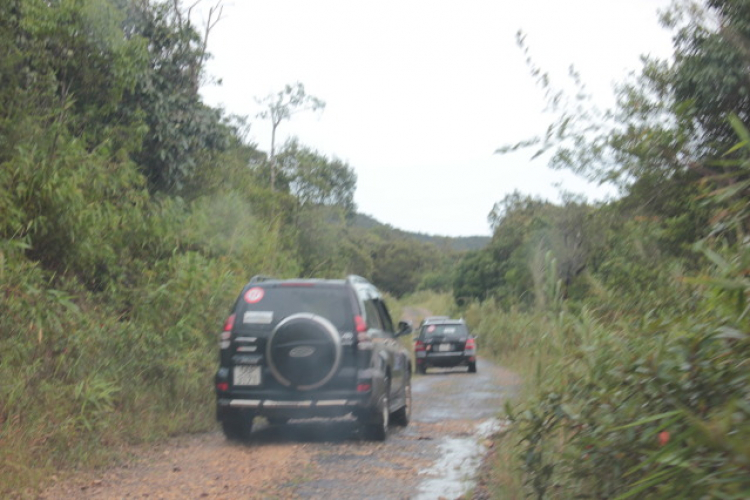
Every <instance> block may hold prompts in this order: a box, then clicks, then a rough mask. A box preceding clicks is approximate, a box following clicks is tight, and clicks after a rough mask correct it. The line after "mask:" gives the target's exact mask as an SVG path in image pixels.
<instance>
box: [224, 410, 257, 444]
mask: <svg viewBox="0 0 750 500" xmlns="http://www.w3.org/2000/svg"><path fill="white" fill-rule="evenodd" d="M221 430H222V431H223V432H224V436H225V437H226V438H227V439H229V440H230V441H247V440H248V439H250V433H251V432H252V430H253V416H252V415H248V414H247V413H244V412H233V413H232V414H231V415H227V416H226V417H225V418H224V420H222V421H221Z"/></svg>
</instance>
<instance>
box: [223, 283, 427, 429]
mask: <svg viewBox="0 0 750 500" xmlns="http://www.w3.org/2000/svg"><path fill="white" fill-rule="evenodd" d="M411 331H412V328H411V325H410V324H409V323H407V322H401V323H399V330H398V332H396V331H394V328H393V322H392V321H391V316H390V314H389V313H388V310H387V308H386V305H385V302H384V301H383V298H382V296H381V295H380V293H379V292H378V290H377V289H376V288H375V287H374V286H373V285H372V284H371V283H369V282H368V281H367V280H365V279H364V278H361V277H358V276H349V277H348V278H346V279H345V280H317V279H293V280H276V279H270V278H265V277H255V278H253V279H252V280H250V283H248V284H247V285H246V286H245V287H244V288H243V289H242V293H240V295H239V297H238V298H237V300H236V302H235V305H234V307H233V309H232V311H231V314H230V316H229V317H228V318H227V320H226V322H225V324H224V330H223V332H222V333H221V339H220V364H219V369H218V371H217V372H216V380H215V381H216V415H217V418H218V420H219V421H220V422H221V426H222V429H223V431H224V434H225V435H226V436H227V438H229V439H247V438H248V437H249V435H250V430H251V428H252V422H253V418H254V417H256V416H263V417H266V418H267V419H268V421H269V422H271V423H272V424H275V423H285V422H286V421H287V420H289V419H292V418H313V417H335V416H343V415H348V414H353V415H354V416H355V417H356V418H357V419H358V420H359V421H360V422H361V423H362V426H363V429H364V430H365V432H366V434H367V436H368V437H369V438H370V439H375V440H378V441H382V440H384V439H385V438H386V434H387V430H388V425H389V423H390V422H391V421H392V422H394V423H396V424H399V425H407V424H408V423H409V418H410V416H411V371H412V368H411V357H410V353H409V352H408V351H407V350H406V349H405V348H404V347H403V346H402V345H401V344H400V343H399V342H398V341H397V337H399V336H402V335H406V334H409V333H411Z"/></svg>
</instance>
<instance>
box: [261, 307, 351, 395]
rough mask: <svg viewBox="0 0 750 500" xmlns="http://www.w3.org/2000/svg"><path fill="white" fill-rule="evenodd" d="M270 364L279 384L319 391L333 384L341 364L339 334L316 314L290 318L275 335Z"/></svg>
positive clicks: (269, 348) (268, 353) (268, 356)
mask: <svg viewBox="0 0 750 500" xmlns="http://www.w3.org/2000/svg"><path fill="white" fill-rule="evenodd" d="M266 360H267V362H268V368H269V369H270V370H271V373H272V374H273V376H274V378H276V380H278V381H279V383H281V384H283V385H285V386H287V387H292V388H295V389H297V390H300V391H307V390H311V389H317V388H319V387H321V386H323V385H324V384H325V383H326V382H328V381H329V380H331V377H333V376H334V374H335V373H336V371H337V370H338V368H339V365H340V363H341V339H340V337H339V333H338V330H336V327H335V326H333V324H332V323H331V322H330V321H328V320H327V319H325V318H323V317H322V316H317V315H315V314H308V313H298V314H293V315H291V316H288V317H286V318H284V319H283V320H282V321H281V322H280V323H279V324H278V325H276V328H274V329H273V332H271V336H270V337H269V339H268V342H267V343H266Z"/></svg>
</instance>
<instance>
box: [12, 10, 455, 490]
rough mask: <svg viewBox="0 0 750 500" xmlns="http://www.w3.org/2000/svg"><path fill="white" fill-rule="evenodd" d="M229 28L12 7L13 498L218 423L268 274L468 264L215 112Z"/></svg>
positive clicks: (295, 151)
mask: <svg viewBox="0 0 750 500" xmlns="http://www.w3.org/2000/svg"><path fill="white" fill-rule="evenodd" d="M213 19H214V21H215V20H216V18H215V17H214V18H213ZM217 26H218V27H217ZM220 27H221V24H220V23H219V24H218V25H217V24H215V22H214V23H211V24H209V25H206V26H195V25H194V24H193V23H192V22H191V18H190V12H189V10H185V9H183V8H182V7H181V6H180V5H179V2H172V1H169V2H163V1H146V0H52V1H50V0H6V1H3V2H0V311H2V314H0V380H2V383H0V495H2V494H3V493H7V491H13V490H17V489H19V488H24V487H33V486H35V485H40V484H42V483H41V480H42V479H43V478H45V477H48V476H49V472H50V470H54V469H55V468H58V467H61V466H77V465H96V464H100V463H105V462H106V461H107V460H108V459H109V458H110V454H111V453H112V451H113V450H116V449H118V448H119V447H120V445H121V444H126V443H134V442H143V441H148V440H154V439H160V438H163V437H164V436H167V435H170V434H174V433H181V432H189V431H195V430H205V429H209V428H212V427H213V426H214V425H215V422H214V415H213V410H212V408H213V403H212V398H213V396H212V388H211V379H212V373H213V371H214V369H215V356H216V352H215V351H216V332H217V331H218V329H219V328H220V325H221V324H222V321H223V319H224V318H223V316H224V314H225V312H226V310H227V308H228V307H229V304H230V303H231V302H232V300H233V299H234V295H235V294H236V293H237V292H238V290H239V289H240V288H241V286H242V285H243V284H244V282H245V281H246V280H247V279H249V277H250V276H252V275H254V274H266V275H277V276H282V277H289V276H319V277H343V276H344V275H345V274H348V273H356V274H360V275H363V276H365V277H368V278H370V279H372V280H374V281H376V282H377V283H378V284H379V285H380V286H381V287H382V288H383V289H385V290H387V291H389V292H390V293H391V294H393V295H394V296H400V295H403V294H407V293H411V292H413V291H414V290H415V289H417V288H420V287H421V288H425V287H428V288H429V287H432V288H440V287H443V288H444V289H449V287H450V278H449V276H450V269H451V266H452V265H454V263H455V261H456V259H457V255H458V253H457V252H455V251H453V250H449V249H447V248H443V249H440V248H439V247H438V246H437V245H435V244H434V242H420V241H418V240H417V239H416V238H415V237H414V236H412V235H407V234H403V233H400V232H397V231H395V230H394V229H393V228H390V227H388V226H383V225H376V226H375V227H369V228H368V227H361V226H359V225H357V224H355V223H354V221H356V220H357V217H356V215H357V214H356V207H355V206H354V203H353V199H354V197H353V195H354V192H355V189H356V175H355V174H354V170H353V169H352V168H351V167H350V166H349V165H348V164H346V163H345V162H342V161H340V160H338V159H336V158H328V157H326V156H324V155H321V154H320V153H318V152H317V151H315V150H314V148H311V147H308V146H305V145H303V144H299V143H298V141H296V140H290V141H288V142H287V143H286V144H284V145H282V146H281V147H280V148H278V151H277V152H276V154H275V155H274V158H273V160H274V163H273V166H274V167H275V169H274V170H273V171H271V167H272V163H271V161H270V159H269V156H268V155H266V153H264V152H263V151H261V150H259V149H258V148H257V147H256V146H255V145H254V144H248V143H247V142H246V140H245V138H244V132H243V130H244V126H245V124H246V123H245V122H246V120H245V118H243V117H235V116H227V115H225V114H224V113H223V112H222V111H221V110H218V109H212V108H211V107H209V106H207V105H205V104H204V103H203V102H202V100H201V97H200V94H199V93H198V89H199V87H200V85H201V83H202V82H203V81H204V80H205V79H206V78H208V77H209V75H205V73H204V63H205V61H206V58H207V57H209V53H208V52H207V50H206V49H207V40H208V39H210V33H209V31H210V30H211V29H220ZM207 37H208V38H207ZM290 88H291V87H290ZM294 88H295V89H300V90H301V91H302V92H304V89H303V87H302V86H301V85H298V86H296V87H294ZM302 97H304V95H303V96H302ZM282 111H283V110H282ZM280 116H285V115H284V114H283V112H282V114H281V115H280ZM272 177H274V183H273V185H272V183H271V178H272ZM425 276H428V277H429V280H427V281H426V282H425V280H424V277H425Z"/></svg>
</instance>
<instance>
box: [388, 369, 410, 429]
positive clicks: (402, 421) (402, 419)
mask: <svg viewBox="0 0 750 500" xmlns="http://www.w3.org/2000/svg"><path fill="white" fill-rule="evenodd" d="M410 420H411V375H407V379H406V383H405V384H404V406H402V407H401V408H399V409H398V410H396V411H395V412H393V415H392V416H391V421H392V422H393V423H394V424H396V425H400V426H402V427H406V426H407V425H409V421H410Z"/></svg>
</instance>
